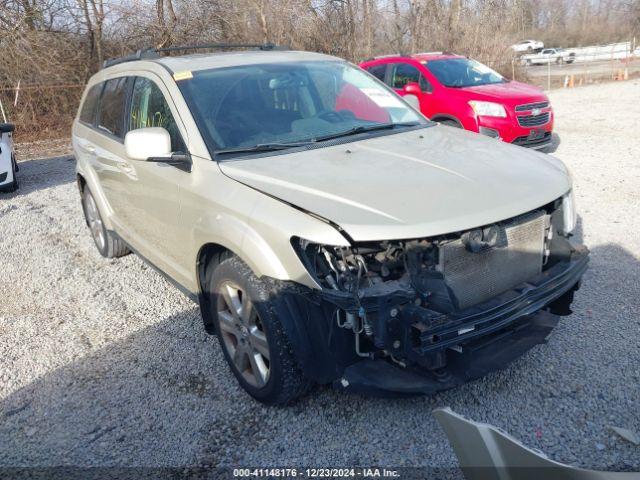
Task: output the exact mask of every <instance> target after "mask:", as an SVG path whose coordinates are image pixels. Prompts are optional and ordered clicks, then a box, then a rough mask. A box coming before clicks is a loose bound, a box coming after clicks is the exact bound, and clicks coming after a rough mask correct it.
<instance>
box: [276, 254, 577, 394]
mask: <svg viewBox="0 0 640 480" xmlns="http://www.w3.org/2000/svg"><path fill="white" fill-rule="evenodd" d="M587 263H588V250H587V249H586V248H585V247H577V248H575V249H574V250H573V251H572V253H571V254H570V256H569V257H567V258H566V259H565V260H564V261H559V262H557V263H555V264H554V265H553V266H551V267H550V268H548V269H546V270H544V271H543V272H542V273H541V274H539V275H538V276H536V277H534V278H531V279H529V280H528V281H527V282H526V283H523V284H520V285H517V286H516V287H514V288H513V289H511V290H509V291H507V292H504V293H502V294H500V295H497V296H495V297H493V298H490V299H489V300H487V301H484V302H482V303H479V304H476V305H474V306H473V307H470V308H466V309H464V310H458V311H455V312H452V313H447V314H443V313H440V312H436V311H433V310H430V309H429V308H428V303H427V306H426V307H425V306H421V305H419V304H418V303H421V302H416V301H415V300H416V297H415V296H412V295H410V294H409V293H407V292H402V291H396V292H393V293H390V294H384V295H380V296H370V297H364V298H361V299H359V301H358V304H355V303H354V299H353V296H348V295H342V292H336V291H328V290H322V291H321V292H320V293H317V292H313V293H311V292H306V291H298V292H295V293H294V292H291V291H289V292H288V293H286V294H285V295H283V296H282V300H281V301H280V303H279V305H280V307H279V308H281V311H280V316H281V318H283V316H284V317H285V318H287V320H286V321H284V322H283V325H284V327H285V330H287V334H288V336H289V338H290V340H291V343H292V346H293V349H294V353H296V355H297V357H298V359H299V361H300V363H301V365H302V367H303V369H304V370H305V372H306V373H307V375H308V376H310V377H311V378H313V379H314V380H316V381H318V382H320V383H329V382H333V384H334V386H335V387H336V388H339V389H343V390H348V391H352V392H360V393H366V394H373V395H389V394H392V395H393V394H400V395H402V394H431V393H434V392H437V391H440V390H444V389H449V388H452V387H455V386H457V385H460V384H462V383H465V382H467V381H469V380H473V379H475V378H479V377H481V376H483V375H486V374H487V373H489V372H492V371H495V370H499V369H502V368H504V367H505V366H506V365H508V364H509V363H510V362H511V361H513V360H515V359H516V358H518V357H519V356H521V355H522V354H524V353H525V352H526V351H528V350H529V349H530V348H532V347H533V346H534V345H537V344H540V343H544V342H545V340H546V338H547V337H548V336H549V334H550V332H551V331H552V330H553V328H554V327H555V326H556V325H557V323H558V316H559V315H568V314H569V313H571V311H570V309H569V306H570V304H571V301H572V300H573V293H574V291H575V290H577V289H578V288H579V284H580V279H581V277H582V275H583V273H584V272H585V270H586V268H587ZM339 312H345V314H350V315H352V316H353V315H361V316H362V315H367V316H368V318H370V319H371V322H370V331H369V332H367V333H368V335H367V336H366V339H365V342H364V343H363V344H360V345H359V347H358V344H356V349H355V350H356V352H355V353H354V336H355V337H359V336H360V334H355V335H354V333H353V332H351V331H348V330H345V329H344V328H340V327H341V326H342V325H340V320H339V315H340V313H339ZM337 316H338V321H336V317H337ZM362 336H363V337H364V335H362ZM355 340H356V341H357V340H358V338H356V339H355ZM359 348H360V349H359Z"/></svg>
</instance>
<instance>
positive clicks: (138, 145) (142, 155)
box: [124, 127, 171, 160]
mask: <svg viewBox="0 0 640 480" xmlns="http://www.w3.org/2000/svg"><path fill="white" fill-rule="evenodd" d="M124 149H125V151H126V152H127V157H129V158H131V159H132V160H147V159H149V158H152V157H156V158H163V157H164V158H167V157H171V137H170V136H169V132H167V131H166V130H165V129H164V128H160V127H148V128H139V129H137V130H131V131H130V132H128V133H127V135H126V136H125V137H124Z"/></svg>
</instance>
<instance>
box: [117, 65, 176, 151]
mask: <svg viewBox="0 0 640 480" xmlns="http://www.w3.org/2000/svg"><path fill="white" fill-rule="evenodd" d="M146 127H162V128H164V129H165V130H167V131H168V132H169V135H170V136H171V150H172V151H173V152H186V147H185V145H184V141H183V140H182V136H181V135H180V131H179V130H178V125H177V124H176V121H175V119H174V118H173V115H172V114H171V109H170V108H169V104H168V103H167V100H166V99H165V98H164V95H163V94H162V91H161V90H160V88H158V86H157V85H156V84H155V83H154V82H153V81H151V80H149V79H148V78H144V77H136V79H135V83H134V84H133V96H132V98H131V111H130V113H129V130H137V129H138V128H146Z"/></svg>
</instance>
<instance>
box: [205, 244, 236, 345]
mask: <svg viewBox="0 0 640 480" xmlns="http://www.w3.org/2000/svg"><path fill="white" fill-rule="evenodd" d="M233 255H236V256H237V254H236V253H234V252H233V251H232V250H231V249H229V248H227V247H226V246H224V245H221V244H219V243H213V242H209V243H205V244H204V245H202V246H201V247H200V250H198V255H197V258H196V275H197V277H196V280H197V288H198V292H197V294H198V303H199V305H200V313H201V316H202V322H203V323H204V329H205V331H206V332H207V333H209V334H215V333H216V329H215V324H214V322H213V311H212V310H211V309H212V307H213V306H212V305H211V302H210V298H209V295H208V294H207V291H206V285H207V283H208V282H209V280H210V278H211V275H212V274H213V271H214V270H215V268H216V266H218V265H220V263H221V262H223V261H224V260H226V259H227V258H229V257H231V256H233Z"/></svg>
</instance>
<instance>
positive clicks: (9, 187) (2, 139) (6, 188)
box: [0, 123, 18, 192]
mask: <svg viewBox="0 0 640 480" xmlns="http://www.w3.org/2000/svg"><path fill="white" fill-rule="evenodd" d="M14 128H15V127H14V125H13V124H12V123H0V192H13V191H15V190H16V189H17V188H18V179H17V178H16V172H17V171H18V163H17V162H16V154H15V152H14V151H13V138H12V136H13V130H14Z"/></svg>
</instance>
